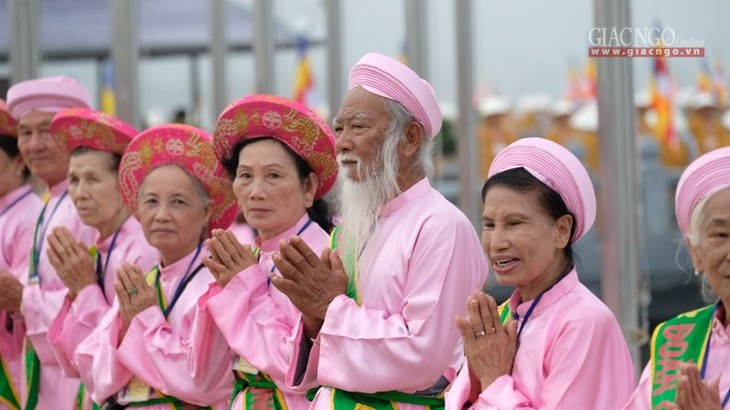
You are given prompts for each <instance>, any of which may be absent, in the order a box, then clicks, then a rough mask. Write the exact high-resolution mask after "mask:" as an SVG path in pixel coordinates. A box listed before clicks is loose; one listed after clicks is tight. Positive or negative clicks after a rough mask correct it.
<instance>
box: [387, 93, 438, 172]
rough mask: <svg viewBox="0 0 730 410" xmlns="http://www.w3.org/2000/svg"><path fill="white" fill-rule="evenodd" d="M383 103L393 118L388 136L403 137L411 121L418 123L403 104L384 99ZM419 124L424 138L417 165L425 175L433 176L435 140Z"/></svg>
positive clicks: (419, 149)
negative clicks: (432, 154)
mask: <svg viewBox="0 0 730 410" xmlns="http://www.w3.org/2000/svg"><path fill="white" fill-rule="evenodd" d="M383 102H384V104H385V109H386V110H388V112H389V113H390V117H391V118H392V121H391V122H390V128H389V129H388V132H387V135H393V134H397V135H399V136H400V135H402V134H403V131H404V130H405V128H406V125H408V123H409V122H411V121H416V119H415V117H413V115H412V114H411V113H410V112H409V111H408V110H407V109H406V107H404V106H403V104H401V103H399V102H397V101H394V100H391V99H389V98H383ZM416 122H417V121H416ZM417 123H418V126H419V127H420V128H421V133H422V134H423V138H422V139H421V145H420V146H419V147H418V153H417V155H416V162H415V165H416V167H417V168H418V169H419V170H420V171H422V172H423V173H424V174H425V175H431V174H432V173H433V159H432V156H431V153H432V152H433V138H431V136H430V135H426V131H425V130H424V129H423V124H421V123H420V122H417Z"/></svg>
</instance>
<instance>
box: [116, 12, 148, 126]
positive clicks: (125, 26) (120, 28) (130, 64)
mask: <svg viewBox="0 0 730 410" xmlns="http://www.w3.org/2000/svg"><path fill="white" fill-rule="evenodd" d="M110 7H111V8H110V11H111V13H110V15H109V18H110V20H111V27H112V44H111V55H112V65H113V67H114V92H115V94H116V99H117V116H118V117H119V118H120V119H122V120H124V121H127V122H129V123H130V124H133V125H135V126H139V125H140V121H139V109H138V107H139V105H138V98H137V95H138V89H137V84H138V83H137V80H138V77H139V74H138V71H137V70H138V64H137V61H138V57H139V47H138V43H137V28H138V27H139V25H138V24H137V14H138V7H139V4H138V2H137V0H111V2H110Z"/></svg>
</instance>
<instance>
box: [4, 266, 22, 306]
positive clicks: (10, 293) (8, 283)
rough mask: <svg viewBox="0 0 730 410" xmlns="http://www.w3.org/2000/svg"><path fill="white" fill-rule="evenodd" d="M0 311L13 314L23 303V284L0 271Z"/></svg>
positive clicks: (5, 272)
mask: <svg viewBox="0 0 730 410" xmlns="http://www.w3.org/2000/svg"><path fill="white" fill-rule="evenodd" d="M0 289H2V291H0V310H4V311H7V312H11V313H15V312H19V311H20V304H21V302H22V301H23V284H22V283H20V281H19V280H18V279H16V278H15V276H13V274H12V273H10V272H8V271H4V270H0Z"/></svg>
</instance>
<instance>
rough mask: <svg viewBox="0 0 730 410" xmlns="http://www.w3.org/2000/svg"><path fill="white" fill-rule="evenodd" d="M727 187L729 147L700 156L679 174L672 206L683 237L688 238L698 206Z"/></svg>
mask: <svg viewBox="0 0 730 410" xmlns="http://www.w3.org/2000/svg"><path fill="white" fill-rule="evenodd" d="M727 187H730V147H723V148H718V149H716V150H713V151H710V152H708V153H706V154H704V155H702V156H700V157H699V158H697V159H696V160H694V161H692V163H691V164H689V166H688V167H687V168H686V169H685V170H684V172H682V176H681V177H680V178H679V183H678V184H677V194H676V196H675V197H674V205H675V211H676V212H677V224H679V229H680V230H681V231H682V233H683V234H684V235H685V236H686V235H689V231H690V222H691V218H692V212H694V209H695V207H696V206H697V204H699V203H700V201H702V200H703V199H705V198H708V197H709V196H710V195H712V194H714V193H715V192H717V191H720V190H721V189H723V188H727Z"/></svg>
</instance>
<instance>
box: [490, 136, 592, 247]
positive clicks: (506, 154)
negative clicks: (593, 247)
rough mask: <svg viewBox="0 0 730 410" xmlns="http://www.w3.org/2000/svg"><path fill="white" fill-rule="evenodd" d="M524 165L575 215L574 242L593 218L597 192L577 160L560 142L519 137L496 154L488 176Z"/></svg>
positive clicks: (590, 223) (584, 232) (586, 229)
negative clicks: (557, 195)
mask: <svg viewBox="0 0 730 410" xmlns="http://www.w3.org/2000/svg"><path fill="white" fill-rule="evenodd" d="M515 168H524V169H525V170H526V171H527V172H529V173H530V175H532V176H534V177H535V178H537V179H539V180H540V181H541V182H542V183H544V184H545V185H547V186H548V187H550V188H551V189H553V190H554V191H555V192H557V193H558V194H559V195H560V197H561V198H562V199H563V201H564V202H565V205H566V206H567V207H568V210H569V211H570V212H571V213H572V214H573V215H574V216H575V234H574V235H573V238H572V241H571V243H575V242H577V241H578V240H579V239H580V238H582V237H583V235H585V234H586V232H588V230H589V229H591V226H593V222H594V221H595V220H596V193H595V191H594V190H593V183H592V182H591V177H590V176H589V175H588V171H586V169H585V167H584V166H583V164H581V162H580V160H579V159H578V158H577V157H576V156H575V155H573V153H571V152H570V151H568V150H567V149H566V148H565V147H563V146H562V145H559V144H557V143H555V142H552V141H550V140H547V139H545V138H522V139H519V140H517V141H515V142H513V143H512V144H510V145H509V146H508V147H507V148H505V149H503V150H502V151H500V152H499V154H497V156H496V157H495V158H494V161H492V165H491V166H490V167H489V174H488V178H491V177H492V176H494V175H496V174H498V173H500V172H504V171H507V170H510V169H515Z"/></svg>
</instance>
